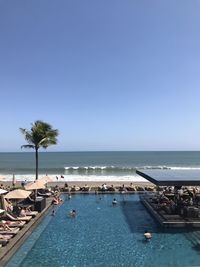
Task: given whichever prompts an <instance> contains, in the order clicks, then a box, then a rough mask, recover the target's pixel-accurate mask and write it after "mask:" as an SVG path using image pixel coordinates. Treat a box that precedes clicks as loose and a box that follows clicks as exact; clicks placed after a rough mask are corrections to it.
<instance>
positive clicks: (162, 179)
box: [136, 169, 200, 186]
mask: <svg viewBox="0 0 200 267" xmlns="http://www.w3.org/2000/svg"><path fill="white" fill-rule="evenodd" d="M136 173H137V174H139V175H140V176H142V177H143V178H145V179H147V180H148V181H149V182H151V183H153V184H155V185H157V186H200V170H191V169H190V170H170V169H167V170H145V171H139V170H137V171H136Z"/></svg>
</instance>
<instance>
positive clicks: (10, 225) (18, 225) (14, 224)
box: [4, 220, 26, 228]
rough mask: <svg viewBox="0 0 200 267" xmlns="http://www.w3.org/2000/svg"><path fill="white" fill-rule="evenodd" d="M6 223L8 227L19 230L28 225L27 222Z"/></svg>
mask: <svg viewBox="0 0 200 267" xmlns="http://www.w3.org/2000/svg"><path fill="white" fill-rule="evenodd" d="M4 223H5V224H6V225H8V226H9V227H10V228H13V227H19V228H22V227H24V225H25V224H26V222H25V221H23V222H22V221H8V220H7V221H6V220H5V221H4Z"/></svg>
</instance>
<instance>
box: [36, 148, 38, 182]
mask: <svg viewBox="0 0 200 267" xmlns="http://www.w3.org/2000/svg"><path fill="white" fill-rule="evenodd" d="M35 164H36V168H35V179H36V180H37V179H38V148H36V149H35Z"/></svg>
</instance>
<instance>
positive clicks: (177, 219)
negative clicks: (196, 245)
mask: <svg viewBox="0 0 200 267" xmlns="http://www.w3.org/2000/svg"><path fill="white" fill-rule="evenodd" d="M140 200H141V202H142V203H143V205H144V206H145V207H146V208H147V210H148V211H149V213H150V214H151V215H152V216H153V217H154V218H155V220H156V221H157V223H158V224H159V225H160V226H162V227H164V228H200V218H183V217H181V216H180V215H179V214H167V213H165V212H164V211H159V212H158V211H157V209H156V206H155V205H154V203H153V202H152V194H146V195H142V196H141V197H140Z"/></svg>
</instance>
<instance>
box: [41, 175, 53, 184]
mask: <svg viewBox="0 0 200 267" xmlns="http://www.w3.org/2000/svg"><path fill="white" fill-rule="evenodd" d="M39 181H44V182H46V183H48V182H51V181H53V178H52V177H49V176H47V175H46V176H44V177H42V178H41V179H39Z"/></svg>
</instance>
